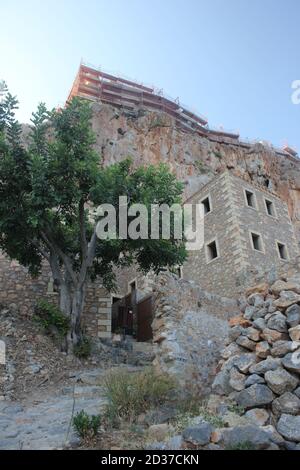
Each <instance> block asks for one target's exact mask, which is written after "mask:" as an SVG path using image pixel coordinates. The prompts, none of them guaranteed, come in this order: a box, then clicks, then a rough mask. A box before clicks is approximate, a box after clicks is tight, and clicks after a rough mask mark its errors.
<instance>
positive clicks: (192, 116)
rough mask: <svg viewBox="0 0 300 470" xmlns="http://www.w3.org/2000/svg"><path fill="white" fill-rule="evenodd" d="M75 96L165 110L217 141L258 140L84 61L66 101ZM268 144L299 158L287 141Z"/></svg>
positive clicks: (185, 126)
mask: <svg viewBox="0 0 300 470" xmlns="http://www.w3.org/2000/svg"><path fill="white" fill-rule="evenodd" d="M74 96H80V97H82V98H86V99H88V100H92V101H98V102H101V103H106V104H110V105H113V106H117V107H121V108H125V109H129V110H134V109H141V108H146V109H148V110H152V111H159V112H163V113H166V114H168V115H169V116H171V117H172V118H174V119H175V124H176V126H177V127H178V128H179V129H180V130H182V131H184V132H191V131H192V132H195V133H197V134H199V135H200V136H202V137H206V138H208V139H209V140H211V141H213V142H216V143H220V144H227V145H236V146H239V147H243V148H251V147H252V146H253V145H254V144H256V143H257V141H252V142H251V141H247V140H245V139H244V140H243V141H242V140H240V135H239V133H237V132H228V131H225V130H223V129H213V128H211V127H209V126H208V122H207V119H206V118H205V117H204V116H201V115H200V114H199V113H197V112H194V111H192V110H191V109H189V108H188V107H187V106H185V105H183V104H181V103H180V102H179V100H178V99H176V100H174V99H172V98H170V97H168V96H167V95H165V94H164V93H163V92H162V91H161V90H155V89H154V87H150V86H145V85H144V84H141V83H137V82H135V81H133V80H130V79H128V78H125V77H122V76H119V75H118V76H117V75H113V74H111V73H107V72H106V71H103V70H102V69H100V68H99V69H98V68H95V67H93V66H90V65H88V64H86V63H84V62H82V63H81V64H80V67H79V70H78V73H77V75H76V78H75V80H74V83H73V86H72V89H71V91H70V93H69V96H68V99H67V102H68V101H70V100H71V99H72V98H73V97H74ZM261 143H262V142H261ZM267 147H271V148H272V149H273V150H274V152H275V153H276V154H278V155H279V156H285V157H287V158H289V159H291V160H293V161H297V162H299V158H298V154H297V152H296V151H295V150H294V149H292V148H291V147H289V146H287V145H286V146H285V147H284V148H283V149H277V148H275V147H273V146H271V145H268V146H267Z"/></svg>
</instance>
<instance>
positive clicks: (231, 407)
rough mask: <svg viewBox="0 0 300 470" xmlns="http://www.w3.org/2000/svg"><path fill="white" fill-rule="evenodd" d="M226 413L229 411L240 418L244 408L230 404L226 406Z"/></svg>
mask: <svg viewBox="0 0 300 470" xmlns="http://www.w3.org/2000/svg"><path fill="white" fill-rule="evenodd" d="M228 411H230V412H231V413H235V414H237V415H239V416H242V415H243V414H244V413H245V411H246V410H245V408H244V407H243V406H241V405H238V404H236V403H232V404H230V405H228Z"/></svg>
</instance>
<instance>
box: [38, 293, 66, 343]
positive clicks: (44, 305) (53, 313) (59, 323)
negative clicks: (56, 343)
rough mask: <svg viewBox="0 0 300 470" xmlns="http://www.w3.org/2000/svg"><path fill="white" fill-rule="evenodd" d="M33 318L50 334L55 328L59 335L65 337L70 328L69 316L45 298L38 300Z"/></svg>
mask: <svg viewBox="0 0 300 470" xmlns="http://www.w3.org/2000/svg"><path fill="white" fill-rule="evenodd" d="M33 318H34V321H35V322H36V323H38V324H39V325H40V326H41V327H42V328H44V330H45V331H46V333H48V334H50V333H52V332H53V329H55V330H56V331H57V333H58V335H59V336H60V337H62V338H63V337H64V336H66V334H67V332H68V330H69V325H70V320H69V318H67V317H66V316H65V315H64V314H63V313H62V312H61V311H60V309H59V308H58V307H57V306H56V305H53V304H50V303H49V302H47V301H46V300H44V299H42V300H38V301H37V303H36V305H35V308H34V317H33Z"/></svg>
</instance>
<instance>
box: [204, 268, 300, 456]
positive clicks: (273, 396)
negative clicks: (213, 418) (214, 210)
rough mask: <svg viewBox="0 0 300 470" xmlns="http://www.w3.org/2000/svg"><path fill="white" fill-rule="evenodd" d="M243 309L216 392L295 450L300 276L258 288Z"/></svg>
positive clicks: (299, 425) (299, 419) (299, 438)
mask: <svg viewBox="0 0 300 470" xmlns="http://www.w3.org/2000/svg"><path fill="white" fill-rule="evenodd" d="M249 294H250V295H249ZM241 309H242V313H241V315H239V316H237V317H236V318H232V319H231V325H232V328H231V330H230V333H229V338H230V342H229V344H228V346H227V347H226V348H225V349H224V350H223V351H222V360H221V361H220V363H219V369H220V371H219V373H218V374H217V376H216V378H215V380H214V383H213V387H212V388H213V391H214V393H216V394H218V395H220V396H222V397H225V398H230V399H231V400H232V401H234V402H235V403H236V404H237V405H238V406H239V407H240V409H241V410H243V414H244V415H245V417H248V418H249V417H250V418H251V419H252V421H254V423H255V424H257V425H261V426H265V425H270V426H274V427H275V428H276V432H277V433H279V435H280V436H281V440H282V441H283V442H284V443H285V447H286V448H292V447H293V443H297V444H298V443H300V274H299V273H298V274H294V275H293V276H292V277H290V278H287V277H285V278H281V279H279V280H277V281H276V282H275V283H274V284H273V285H271V286H270V285H268V284H263V285H259V286H257V287H254V288H253V289H252V290H251V292H248V296H247V298H246V301H245V300H243V301H242V303H241Z"/></svg>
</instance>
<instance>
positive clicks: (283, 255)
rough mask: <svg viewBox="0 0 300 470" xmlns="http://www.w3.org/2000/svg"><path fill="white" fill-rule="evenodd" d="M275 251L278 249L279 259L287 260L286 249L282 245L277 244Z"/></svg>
mask: <svg viewBox="0 0 300 470" xmlns="http://www.w3.org/2000/svg"><path fill="white" fill-rule="evenodd" d="M277 249H278V254H279V258H280V259H283V260H287V259H288V252H287V247H286V245H284V244H283V243H280V242H277Z"/></svg>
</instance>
